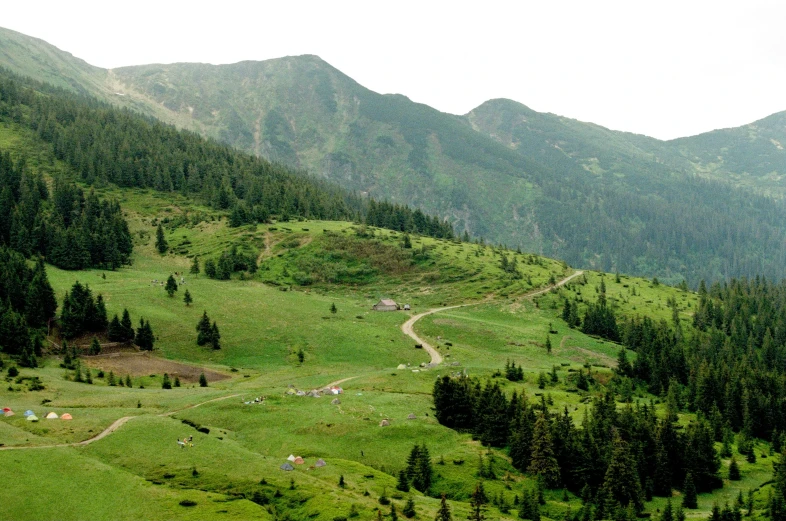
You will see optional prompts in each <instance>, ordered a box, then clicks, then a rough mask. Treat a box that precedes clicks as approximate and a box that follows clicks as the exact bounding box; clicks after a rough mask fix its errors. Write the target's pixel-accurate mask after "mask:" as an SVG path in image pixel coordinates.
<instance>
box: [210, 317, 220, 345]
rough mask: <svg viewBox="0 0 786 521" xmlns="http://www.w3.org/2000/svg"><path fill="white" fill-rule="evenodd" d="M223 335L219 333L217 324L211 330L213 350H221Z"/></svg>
mask: <svg viewBox="0 0 786 521" xmlns="http://www.w3.org/2000/svg"><path fill="white" fill-rule="evenodd" d="M220 340H221V334H220V333H219V332H218V326H217V325H216V323H215V322H213V325H212V326H211V328H210V347H212V348H213V349H221V342H220Z"/></svg>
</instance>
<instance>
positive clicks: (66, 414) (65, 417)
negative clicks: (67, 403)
mask: <svg viewBox="0 0 786 521" xmlns="http://www.w3.org/2000/svg"><path fill="white" fill-rule="evenodd" d="M60 419H61V420H73V419H74V418H73V417H72V416H71V415H70V414H68V413H65V414H61V415H60Z"/></svg>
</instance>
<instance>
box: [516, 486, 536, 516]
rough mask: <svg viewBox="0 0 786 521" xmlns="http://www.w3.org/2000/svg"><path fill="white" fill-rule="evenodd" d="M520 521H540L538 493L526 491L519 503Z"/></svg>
mask: <svg viewBox="0 0 786 521" xmlns="http://www.w3.org/2000/svg"><path fill="white" fill-rule="evenodd" d="M518 517H519V519H529V520H531V521H540V505H539V504H538V498H537V493H533V492H530V491H527V490H525V491H524V493H523V494H522V496H521V500H520V501H519V509H518Z"/></svg>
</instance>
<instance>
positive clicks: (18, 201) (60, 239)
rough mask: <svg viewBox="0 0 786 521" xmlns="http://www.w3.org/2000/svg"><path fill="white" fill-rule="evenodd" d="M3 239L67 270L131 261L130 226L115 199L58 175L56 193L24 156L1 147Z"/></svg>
mask: <svg viewBox="0 0 786 521" xmlns="http://www.w3.org/2000/svg"><path fill="white" fill-rule="evenodd" d="M0 184H1V185H2V189H0V244H3V245H7V246H9V247H11V248H12V249H14V250H16V251H18V252H20V253H22V254H23V255H24V256H25V257H30V256H31V255H34V254H35V255H43V256H44V257H45V258H46V260H47V261H48V262H49V263H51V264H53V265H55V266H57V267H59V268H64V269H72V270H75V269H83V268H90V267H95V268H108V269H114V268H116V267H118V266H121V265H123V264H126V263H128V262H129V260H130V256H131V251H132V249H133V244H132V242H131V235H130V233H129V231H128V225H127V224H126V221H125V219H124V218H123V216H122V213H121V211H120V205H119V204H118V203H117V202H114V201H100V200H99V199H98V197H97V196H96V195H95V194H94V193H93V192H90V193H89V194H88V195H87V196H85V194H84V191H83V190H82V189H80V188H79V187H77V186H76V185H74V183H72V182H69V181H66V180H64V179H56V180H55V182H54V187H53V190H52V194H50V193H49V189H48V188H47V185H46V183H45V182H44V180H43V179H42V178H41V176H39V175H34V174H31V173H30V172H29V171H28V169H27V168H26V167H25V162H24V161H23V160H21V161H19V162H18V163H17V164H15V163H14V162H13V160H12V159H11V156H10V155H9V154H8V153H7V152H6V153H2V152H0Z"/></svg>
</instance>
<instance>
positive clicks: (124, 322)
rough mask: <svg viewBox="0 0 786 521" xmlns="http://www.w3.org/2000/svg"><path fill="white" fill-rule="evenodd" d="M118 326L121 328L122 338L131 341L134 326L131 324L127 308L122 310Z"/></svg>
mask: <svg viewBox="0 0 786 521" xmlns="http://www.w3.org/2000/svg"><path fill="white" fill-rule="evenodd" d="M120 327H121V328H122V332H123V340H125V341H129V342H130V341H133V340H134V326H133V325H132V324H131V315H130V314H129V313H128V310H127V309H124V310H123V318H121V319H120Z"/></svg>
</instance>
